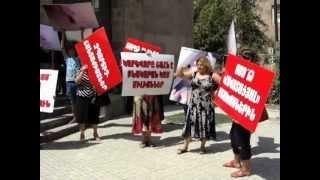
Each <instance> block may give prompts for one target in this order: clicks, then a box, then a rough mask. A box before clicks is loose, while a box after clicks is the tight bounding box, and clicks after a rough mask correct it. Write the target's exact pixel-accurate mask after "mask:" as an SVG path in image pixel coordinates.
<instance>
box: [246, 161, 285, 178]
mask: <svg viewBox="0 0 320 180" xmlns="http://www.w3.org/2000/svg"><path fill="white" fill-rule="evenodd" d="M251 163H252V174H256V175H258V176H260V177H262V178H264V179H267V180H278V179H280V158H274V159H271V158H266V157H257V158H253V159H251Z"/></svg>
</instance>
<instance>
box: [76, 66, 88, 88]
mask: <svg viewBox="0 0 320 180" xmlns="http://www.w3.org/2000/svg"><path fill="white" fill-rule="evenodd" d="M87 69H88V66H87V65H84V66H82V67H81V69H80V71H79V73H78V74H77V77H76V78H75V80H74V81H75V82H76V84H80V83H81V79H82V76H83V74H84V73H85V71H86V70H87Z"/></svg>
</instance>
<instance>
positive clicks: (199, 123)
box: [182, 72, 218, 139]
mask: <svg viewBox="0 0 320 180" xmlns="http://www.w3.org/2000/svg"><path fill="white" fill-rule="evenodd" d="M191 87H192V92H191V98H190V103H189V104H188V110H187V115H186V119H185V121H186V122H185V124H184V127H183V130H182V137H184V138H187V137H190V136H191V137H192V138H196V139H210V138H213V139H215V138H216V131H215V111H214V105H213V103H212V93H213V91H214V90H216V89H217V88H218V84H217V83H216V82H215V81H214V80H213V79H212V77H211V74H210V75H209V77H208V78H205V79H199V78H197V77H196V72H195V73H193V75H192V80H191Z"/></svg>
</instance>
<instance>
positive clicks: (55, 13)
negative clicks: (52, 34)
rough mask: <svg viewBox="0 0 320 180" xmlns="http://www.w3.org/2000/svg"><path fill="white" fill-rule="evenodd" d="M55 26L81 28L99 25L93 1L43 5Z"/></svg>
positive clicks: (59, 27) (70, 28) (66, 28)
mask: <svg viewBox="0 0 320 180" xmlns="http://www.w3.org/2000/svg"><path fill="white" fill-rule="evenodd" d="M43 8H44V9H45V11H46V13H47V15H48V18H49V20H50V22H51V24H52V26H53V27H55V28H57V29H61V30H62V29H64V30H81V29H85V28H97V27H99V24H98V21H97V17H96V15H95V13H94V10H93V7H92V5H91V2H84V3H73V4H46V5H43Z"/></svg>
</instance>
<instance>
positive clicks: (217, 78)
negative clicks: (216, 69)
mask: <svg viewBox="0 0 320 180" xmlns="http://www.w3.org/2000/svg"><path fill="white" fill-rule="evenodd" d="M212 79H213V80H214V81H215V82H216V83H218V84H219V83H220V80H221V76H220V75H219V74H218V73H212Z"/></svg>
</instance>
